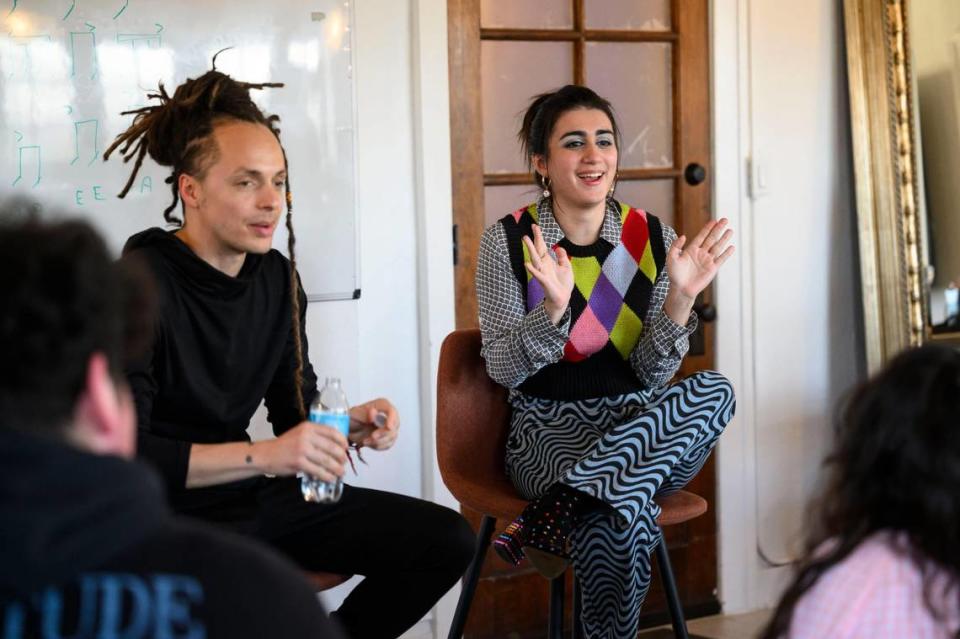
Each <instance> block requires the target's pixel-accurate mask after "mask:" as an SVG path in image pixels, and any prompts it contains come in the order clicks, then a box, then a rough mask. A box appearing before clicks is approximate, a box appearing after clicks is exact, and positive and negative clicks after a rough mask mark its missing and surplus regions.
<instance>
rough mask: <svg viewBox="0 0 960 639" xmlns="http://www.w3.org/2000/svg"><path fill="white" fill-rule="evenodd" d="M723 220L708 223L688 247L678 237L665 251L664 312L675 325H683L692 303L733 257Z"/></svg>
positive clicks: (730, 231)
mask: <svg viewBox="0 0 960 639" xmlns="http://www.w3.org/2000/svg"><path fill="white" fill-rule="evenodd" d="M727 223H728V220H727V218H720V219H719V220H710V221H709V222H707V223H706V224H705V225H704V227H703V228H702V229H700V232H699V233H697V234H696V235H695V236H694V238H693V239H692V240H691V241H690V242H689V243H688V242H687V237H686V236H685V235H681V236H680V237H678V238H677V239H676V240H675V241H674V243H673V245H672V246H671V247H670V250H669V251H667V274H668V275H669V276H670V290H669V292H668V293H667V300H666V301H665V302H664V310H665V311H666V312H667V314H668V315H670V316H671V318H673V319H674V321H676V322H677V323H678V324H685V323H686V318H687V316H688V315H689V314H690V309H691V308H693V302H694V300H695V299H696V297H697V295H699V294H700V293H701V292H702V291H703V289H705V288H707V286H709V285H710V282H712V281H713V278H714V277H716V275H717V271H718V270H719V269H720V266H721V265H722V264H723V263H724V262H726V261H727V259H728V258H729V257H730V256H731V255H733V245H729V246H728V244H730V238H731V237H733V231H732V230H730V229H728V228H727Z"/></svg>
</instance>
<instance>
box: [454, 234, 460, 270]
mask: <svg viewBox="0 0 960 639" xmlns="http://www.w3.org/2000/svg"><path fill="white" fill-rule="evenodd" d="M459 261H460V243H459V241H458V240H457V225H456V224H454V225H453V265H454V266H456V265H457V263H458V262H459Z"/></svg>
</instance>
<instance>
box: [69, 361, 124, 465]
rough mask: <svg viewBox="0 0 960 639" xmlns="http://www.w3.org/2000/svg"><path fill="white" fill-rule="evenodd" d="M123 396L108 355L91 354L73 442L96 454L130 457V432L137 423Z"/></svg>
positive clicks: (77, 412)
mask: <svg viewBox="0 0 960 639" xmlns="http://www.w3.org/2000/svg"><path fill="white" fill-rule="evenodd" d="M121 395H122V393H121V390H120V389H119V388H118V387H117V383H116V381H115V380H114V379H113V376H112V375H111V374H110V366H109V364H108V363H107V357H106V355H104V354H103V353H99V352H97V353H94V354H93V355H91V356H90V359H89V360H88V361H87V373H86V378H85V380H84V385H83V390H82V392H81V393H80V397H79V398H78V399H77V405H76V407H75V408H74V419H73V422H74V423H73V425H72V426H71V427H70V439H71V440H72V441H73V442H74V443H75V444H76V445H78V446H80V447H81V448H83V449H85V450H88V451H90V452H92V453H97V454H100V455H122V456H124V457H128V456H130V455H131V454H132V451H131V450H128V448H129V442H130V438H131V433H130V432H129V431H132V429H133V424H132V423H131V420H130V416H129V414H128V413H129V410H125V406H124V404H123V402H124V398H123V397H122V396H121Z"/></svg>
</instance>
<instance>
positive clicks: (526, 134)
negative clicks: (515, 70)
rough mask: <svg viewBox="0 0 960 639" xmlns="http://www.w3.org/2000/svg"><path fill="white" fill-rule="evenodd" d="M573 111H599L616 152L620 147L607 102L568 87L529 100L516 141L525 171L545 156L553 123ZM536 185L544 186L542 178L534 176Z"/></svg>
mask: <svg viewBox="0 0 960 639" xmlns="http://www.w3.org/2000/svg"><path fill="white" fill-rule="evenodd" d="M575 109H597V110H599V111H603V112H604V114H606V116H607V117H608V118H610V124H611V125H613V138H614V143H615V144H616V145H617V149H619V148H620V127H619V126H618V125H617V118H616V116H615V115H614V112H613V106H611V104H610V102H608V101H607V100H605V99H604V98H601V97H600V96H599V95H597V94H596V93H595V92H594V91H593V89H590V88H588V87H585V86H581V85H578V84H568V85H566V86H563V87H560V88H559V89H557V90H556V91H548V92H547V93H541V94H540V95H538V96H534V98H533V99H532V100H531V101H530V106H528V107H527V110H526V112H524V114H523V124H521V125H520V131H519V132H518V133H517V138H518V139H519V140H520V150H521V152H522V153H523V155H524V157H525V158H526V161H527V168H531V169H532V168H533V156H534V155H542V156H543V157H544V158H547V157H549V155H550V154H549V151H550V136H551V135H552V134H553V127H554V126H556V124H557V120H559V119H560V116H561V115H563V114H564V113H566V112H567V111H573V110H575ZM537 179H538V181H539V184H540V186H546V184H545V181H544V179H543V176H541V175H539V174H537Z"/></svg>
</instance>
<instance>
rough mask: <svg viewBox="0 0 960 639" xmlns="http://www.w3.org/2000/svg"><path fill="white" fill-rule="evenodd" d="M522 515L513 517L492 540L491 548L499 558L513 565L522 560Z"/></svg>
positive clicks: (518, 563)
mask: <svg viewBox="0 0 960 639" xmlns="http://www.w3.org/2000/svg"><path fill="white" fill-rule="evenodd" d="M522 540H523V515H521V516H519V517H517V518H516V519H514V520H513V521H512V522H511V523H510V525H509V526H507V527H506V528H505V529H504V531H503V532H502V533H500V534H499V535H497V538H496V539H494V540H493V549H494V551H496V553H497V555H498V556H499V557H500V559H503V560H504V561H505V562H507V563H509V564H513V565H514V566H518V565H520V562H521V561H523V557H524V555H523V541H522Z"/></svg>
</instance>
